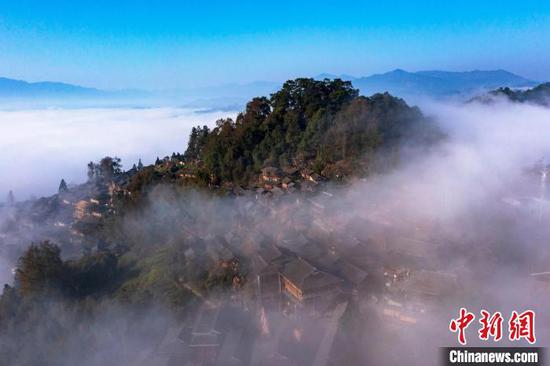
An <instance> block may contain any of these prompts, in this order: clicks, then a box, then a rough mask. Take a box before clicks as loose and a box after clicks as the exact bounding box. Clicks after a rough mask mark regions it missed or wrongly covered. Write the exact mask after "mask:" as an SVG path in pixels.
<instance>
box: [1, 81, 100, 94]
mask: <svg viewBox="0 0 550 366" xmlns="http://www.w3.org/2000/svg"><path fill="white" fill-rule="evenodd" d="M106 94H108V93H106V92H104V91H102V90H99V89H94V88H84V87H81V86H76V85H71V84H66V83H59V82H52V81H43V82H38V83H29V82H26V81H22V80H14V79H7V78H0V96H2V97H50V96H54V95H55V96H62V95H63V96H104V95H106Z"/></svg>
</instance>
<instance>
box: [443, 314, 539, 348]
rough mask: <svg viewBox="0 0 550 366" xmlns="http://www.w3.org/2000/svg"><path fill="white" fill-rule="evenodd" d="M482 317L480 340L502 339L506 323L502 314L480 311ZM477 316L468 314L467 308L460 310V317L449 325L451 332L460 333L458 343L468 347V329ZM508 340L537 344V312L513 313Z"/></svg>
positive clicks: (479, 332) (509, 324)
mask: <svg viewBox="0 0 550 366" xmlns="http://www.w3.org/2000/svg"><path fill="white" fill-rule="evenodd" d="M480 314H481V317H480V319H479V323H480V324H481V327H480V328H479V330H478V335H479V339H481V340H483V341H487V340H489V339H490V338H492V339H493V341H495V342H498V341H500V340H501V339H502V323H503V321H504V319H503V317H502V313H500V312H499V311H496V312H494V313H493V314H491V313H489V312H488V311H486V310H481V311H480ZM474 319H475V315H474V314H473V313H470V312H468V310H466V309H465V308H460V312H459V316H458V318H456V319H452V320H451V322H450V323H449V330H450V331H451V332H453V333H458V342H459V343H460V344H462V345H466V328H468V326H469V325H470V324H471V323H472V322H473V321H474ZM508 338H509V339H510V340H511V341H518V340H521V339H525V340H527V341H528V342H529V343H530V344H533V343H535V342H536V337H535V312H534V311H533V310H526V311H524V312H523V313H521V314H519V313H518V312H517V311H512V314H511V315H510V319H509V320H508Z"/></svg>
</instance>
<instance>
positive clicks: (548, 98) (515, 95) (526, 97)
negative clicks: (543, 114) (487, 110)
mask: <svg viewBox="0 0 550 366" xmlns="http://www.w3.org/2000/svg"><path fill="white" fill-rule="evenodd" d="M499 99H505V100H508V101H510V102H515V103H531V104H538V105H542V106H550V82H549V83H543V84H540V85H537V86H536V87H534V88H531V89H526V90H514V89H510V88H508V87H506V88H498V89H496V90H493V91H491V92H489V93H487V94H485V95H482V96H479V97H476V98H474V99H472V101H476V102H481V103H486V104H487V103H494V102H495V101H497V100H499Z"/></svg>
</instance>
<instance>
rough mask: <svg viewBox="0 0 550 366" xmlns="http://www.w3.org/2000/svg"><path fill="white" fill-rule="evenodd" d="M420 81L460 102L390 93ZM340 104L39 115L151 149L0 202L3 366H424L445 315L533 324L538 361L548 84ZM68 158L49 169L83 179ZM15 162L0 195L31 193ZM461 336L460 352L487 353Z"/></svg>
mask: <svg viewBox="0 0 550 366" xmlns="http://www.w3.org/2000/svg"><path fill="white" fill-rule="evenodd" d="M501 74H502V72H501V73H500V74H498V75H501ZM445 75H446V77H448V78H450V76H449V75H450V73H449V75H447V74H445ZM505 76H506V77H508V78H510V76H509V75H505ZM420 77H423V78H428V79H420V81H417V82H418V83H419V85H422V86H423V87H425V88H427V89H429V90H431V91H433V90H437V91H439V90H440V89H443V85H447V87H446V88H445V93H450V92H451V90H455V89H456V88H458V86H455V84H452V88H451V87H449V85H451V84H449V83H448V82H447V81H441V80H440V79H438V80H439V81H438V82H437V83H436V82H433V84H430V83H429V82H428V81H429V80H432V79H433V78H436V77H443V76H441V75H438V74H437V73H436V72H432V73H431V74H428V73H427V72H424V73H421V72H420V73H411V74H408V73H405V72H404V71H402V70H396V71H395V72H394V73H393V74H392V75H391V78H392V79H391V80H392V83H393V84H389V85H398V86H399V87H400V88H405V87H406V86H407V85H410V84H407V83H406V82H403V80H419V79H418V78H420ZM461 77H463V76H461ZM395 78H398V79H397V80H396V79H395ZM403 78H405V79H403ZM430 78H431V79H430ZM476 78H479V75H478V74H476ZM367 79H368V80H367ZM379 79H380V77H377V78H370V79H369V78H363V79H358V80H357V83H358V84H360V85H366V86H368V87H373V88H374V87H378V85H380V84H378V83H381V82H382V81H379ZM426 80H428V81H426ZM453 80H454V81H453V82H455V83H456V85H459V84H460V82H462V79H459V77H455V78H454V79H453ZM457 80H458V81H457ZM476 80H477V79H476ZM513 82H514V83H515V82H518V83H519V82H523V80H516V79H515V78H514V79H513ZM354 83H355V81H354V80H352V81H346V80H342V79H341V78H338V77H336V78H333V77H330V78H322V79H319V78H318V79H312V78H298V79H294V80H289V81H287V82H285V83H284V84H283V85H282V86H280V87H279V89H278V90H276V91H274V92H273V93H272V94H270V95H269V96H257V97H253V98H250V100H248V101H247V103H246V104H245V106H244V108H242V111H240V112H239V113H238V114H235V115H232V114H231V113H229V112H228V113H225V112H224V111H223V110H219V109H218V110H215V111H212V110H208V111H205V112H204V113H203V114H193V115H191V116H190V117H189V116H188V115H186V116H185V119H181V118H180V115H179V114H178V113H180V114H183V113H184V112H182V109H181V108H180V109H169V110H168V109H163V110H161V111H160V112H159V110H151V109H149V108H143V109H135V110H131V111H128V110H124V111H122V110H118V109H116V108H114V109H113V110H109V111H108V110H106V109H102V110H101V111H98V110H97V109H83V110H82V111H78V113H77V112H75V111H70V110H69V111H61V112H60V111H53V112H51V113H55V114H52V116H55V117H56V118H57V117H58V116H61V117H60V118H64V117H63V116H64V115H65V116H67V113H68V115H69V116H70V117H67V121H69V120H71V121H72V120H73V119H74V120H83V121H85V122H86V124H87V123H90V124H93V123H94V122H90V121H91V120H90V121H89V120H87V118H90V117H89V116H90V115H93V114H96V113H100V115H99V117H100V118H106V116H107V115H110V116H112V115H115V117H113V120H116V119H117V118H118V120H123V121H125V122H124V125H123V128H120V129H118V130H117V132H114V130H111V132H109V131H110V130H109V128H110V127H109V126H108V125H105V127H104V128H103V129H102V134H104V135H105V136H106V137H105V141H108V140H109V139H110V138H112V135H115V134H122V135H123V134H124V131H125V130H128V131H130V130H132V129H134V128H135V129H140V128H141V129H143V131H151V132H150V133H144V134H143V135H139V138H136V140H135V141H136V142H135V143H133V144H130V143H128V145H125V146H120V148H121V149H123V148H124V149H125V150H124V151H122V152H118V153H117V152H116V151H112V150H114V148H115V147H116V146H114V145H116V143H111V145H109V144H107V143H106V142H105V143H104V145H105V146H109V150H110V151H106V152H105V153H104V154H103V153H102V154H103V155H102V156H105V155H107V156H105V157H103V158H101V159H98V160H97V161H91V162H89V163H88V162H82V164H81V165H80V167H79V168H78V169H81V170H82V171H86V172H87V176H86V177H82V179H81V180H78V179H79V175H77V174H74V175H71V176H70V179H69V177H68V176H59V177H55V178H54V179H55V181H56V185H57V182H58V181H59V188H58V189H57V192H56V193H55V194H40V197H34V198H31V197H30V193H32V192H33V189H34V191H36V192H41V193H43V191H41V189H42V188H43V187H40V185H41V182H40V179H39V178H38V176H39V174H36V175H37V178H36V179H27V180H26V183H25V185H24V187H23V183H21V185H22V187H21V189H22V191H24V193H25V195H22V196H21V197H20V196H19V194H18V187H17V182H18V181H23V180H25V179H26V178H25V179H17V180H15V179H14V180H12V181H10V182H13V183H12V186H11V187H10V189H9V193H8V191H6V192H5V194H6V195H7V199H6V200H5V202H3V203H0V279H1V280H3V281H4V283H5V285H4V283H2V285H4V287H3V290H2V294H1V297H0V366H14V365H21V366H34V365H37V366H38V365H40V366H72V365H82V366H92V365H94V366H95V365H136V366H184V365H185V366H187V365H189V366H191V365H193V366H270V365H273V366H284V365H289V366H331V365H334V366H336V365H358V366H359V365H405V364H409V365H437V364H438V360H439V353H438V352H439V351H440V350H439V347H446V346H448V345H449V344H455V343H456V335H455V334H453V333H452V332H450V331H449V327H448V324H449V321H450V320H451V319H453V318H454V317H456V316H457V312H458V310H459V308H460V307H466V308H468V309H469V310H471V311H480V310H482V309H491V310H493V311H496V310H498V311H500V312H502V313H503V314H510V312H511V311H513V310H518V309H533V310H534V311H536V314H537V328H536V331H537V334H536V335H537V341H538V343H539V344H542V345H548V344H549V341H550V338H549V337H550V317H549V316H550V314H549V313H548V312H547V311H546V312H545V311H544V310H543V309H547V307H548V306H547V304H548V301H549V300H550V225H548V223H549V220H550V200H549V198H548V197H549V192H548V183H547V179H548V177H547V176H548V173H549V172H550V109H549V106H550V103H549V101H550V84H549V83H546V84H540V85H531V84H528V87H522V88H514V86H515V85H514V84H510V86H511V87H510V86H507V85H508V84H502V88H498V87H492V88H491V89H492V90H483V91H479V90H478V88H477V86H478V85H477V84H476V85H473V84H472V85H470V84H468V89H467V90H468V92H469V93H470V94H468V97H467V98H462V99H461V100H459V101H457V100H456V99H453V100H448V99H445V100H442V99H437V98H430V99H422V100H421V101H420V102H419V103H418V105H419V106H418V107H417V106H413V105H412V103H410V102H409V99H407V101H405V100H404V99H401V98H399V97H397V96H394V95H392V94H390V93H388V92H381V93H374V94H372V95H370V96H365V95H363V94H364V93H362V91H360V90H358V89H355V84H354ZM366 86H365V88H366ZM499 86H500V85H499ZM23 87H24V85H23ZM26 87H28V86H26ZM38 87H39V86H34V88H38ZM270 87H273V86H272V85H271V86H270ZM396 88H397V86H396ZM382 90H384V89H382ZM398 90H402V89H398ZM473 91H475V92H476V93H477V94H472V92H473ZM84 92H86V93H96V91H93V90H85V91H82V93H84ZM29 93H30V92H29ZM2 113H6V114H5V116H17V118H23V117H21V114H9V113H7V112H0V116H3V114H2ZM24 113H26V115H25V116H24V117H25V118H29V119H28V120H27V121H31V118H30V117H29V116H30V115H32V113H33V112H32V111H26V112H24ZM44 113H46V112H44ZM80 113H82V114H80ZM116 113H119V114H118V115H117V114H116ZM159 115H160V117H159ZM33 116H34V115H33ZM81 116H82V117H81ZM96 117H97V116H96ZM36 118H40V117H36ZM200 118H204V121H205V122H202V121H201V120H200ZM6 119H7V117H6ZM159 119H160V120H161V122H159V124H157V125H154V123H155V121H158V120H159ZM197 119H198V120H197ZM133 120H136V121H139V120H143V121H147V123H140V124H138V125H133V124H132V123H133V122H132V121H133ZM190 120H193V124H194V125H197V126H196V127H193V128H192V129H191V130H190V131H189V138H188V140H187V146H185V144H184V142H185V138H186V137H187V136H183V135H180V134H183V131H184V130H181V129H179V128H180V127H178V128H177V129H171V128H168V127H166V128H163V127H162V126H169V125H171V123H177V124H178V123H181V124H183V123H184V122H185V123H190ZM210 120H212V121H213V120H215V123H207V122H208V121H210ZM32 121H34V120H32ZM149 122H150V124H149ZM66 123H67V124H64V125H63V126H62V128H60V131H61V130H65V131H66V130H68V129H69V127H68V126H69V125H70V123H69V122H66ZM136 123H137V122H136ZM86 124H84V126H86ZM28 126H30V127H28V130H27V129H26V130H21V131H23V132H21V134H22V135H24V134H27V133H28V131H30V130H32V129H33V127H32V126H34V125H33V124H32V123H31V122H29V123H28ZM151 126H157V127H153V128H152V127H151ZM178 126H179V125H178ZM51 128H52V130H51V131H49V132H50V133H51V136H54V135H56V133H57V130H54V128H55V127H51ZM72 128H75V131H76V130H78V129H79V128H80V129H83V131H88V130H87V129H85V127H82V126H81V127H78V126H77V127H71V129H72ZM157 128H158V129H157ZM6 131H7V130H6ZM10 131H11V130H10ZM90 131H91V130H90ZM153 131H155V132H153ZM185 132H186V133H187V132H188V130H185ZM130 133H131V132H128V134H130ZM168 135H169V136H168ZM80 138H81V139H82V141H84V140H86V139H87V138H88V139H90V140H94V141H96V142H98V145H97V146H101V145H102V144H101V143H102V135H101V134H100V135H98V136H94V135H92V134H91V133H90V134H87V135H86V136H80ZM0 139H1V138H0ZM147 139H151V140H154V141H149V142H148V145H147V146H148V147H151V146H154V148H153V147H151V148H150V151H147V152H144V151H140V145H141V144H142V142H143V141H145V140H147ZM8 140H9V139H8V138H6V141H8ZM0 141H3V140H0ZM21 141H23V140H21ZM109 141H110V140H109ZM113 141H115V140H113ZM116 141H119V140H116ZM179 141H181V147H180V148H177V147H175V146H176V144H179ZM67 144H69V143H67ZM79 144H80V142H77V143H74V144H70V145H69V148H67V149H66V150H59V151H62V152H60V153H59V155H56V157H55V159H54V160H52V161H57V160H56V159H59V160H58V161H59V164H61V161H64V160H63V159H64V157H63V155H66V158H65V159H66V160H65V161H71V164H75V163H76V162H78V163H79V164H80V162H79V161H77V160H74V161H73V160H71V158H72V157H74V156H80V155H79V152H78V149H79V147H78V145H79ZM82 144H83V145H86V144H85V142H82ZM143 144H144V145H145V143H143ZM29 145H30V144H29ZM6 146H9V145H7V142H6ZM41 146H42V145H41ZM43 146H46V145H43ZM13 149H14V147H13V146H10V147H9V148H8V147H6V148H5V156H8V157H10V159H9V160H10V164H9V165H7V163H6V164H5V165H3V166H4V167H5V169H2V170H3V171H2V172H1V174H2V176H4V175H6V176H7V175H9V174H11V173H10V171H11V170H12V169H13V171H14V172H13V174H14V176H16V175H17V174H22V173H26V174H30V176H33V174H32V172H31V173H29V172H28V170H27V171H23V172H22V170H23V167H25V165H23V167H21V168H18V163H17V157H16V156H12V155H9V152H8V150H13ZM20 149H23V148H22V147H21V148H20ZM159 149H160V151H165V153H163V154H162V155H159V156H158V157H156V159H152V161H146V160H145V159H144V160H143V161H142V160H141V159H139V157H140V156H142V155H141V154H145V153H148V154H149V155H150V154H152V153H155V152H157V151H159ZM172 150H174V151H172ZM37 151H38V154H37V155H28V156H33V159H34V156H36V157H38V156H39V155H40V154H42V151H43V150H37ZM51 151H52V152H53V151H57V150H51ZM111 151H112V152H111ZM18 154H19V152H18V153H17V154H16V155H18ZM120 154H125V155H124V158H123V159H122V160H121V159H120V158H118V157H117V156H120ZM164 155H166V156H164ZM143 156H145V155H143ZM40 159H42V158H40ZM43 159H44V161H50V159H51V157H43ZM131 159H132V160H131ZM54 165H55V164H53V163H52V166H54ZM0 166H2V165H1V164H0ZM71 166H72V165H71ZM8 167H9V170H10V171H8V169H7V168H8ZM27 169H28V168H27ZM52 169H55V168H54V167H53V168H52ZM50 176H51V175H48V177H50ZM8 180H9V179H7V178H6V179H4V181H8ZM74 181H76V182H74ZM29 182H30V183H29ZM5 184H6V183H5V182H0V187H2V188H3V187H4V186H5ZM34 186H36V188H35V187H34ZM472 328H474V327H472ZM470 330H471V332H469V333H468V337H469V338H468V344H469V345H473V346H476V345H478V346H479V345H484V344H486V343H484V342H483V341H481V340H480V339H479V338H478V337H477V334H476V331H475V330H474V329H470ZM517 344H520V345H526V344H527V343H526V342H524V341H521V342H513V341H512V340H508V339H503V340H502V341H501V342H500V343H498V345H508V346H509V345H517ZM492 345H495V344H494V343H493V344H492Z"/></svg>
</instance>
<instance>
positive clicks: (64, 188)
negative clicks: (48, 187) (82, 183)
mask: <svg viewBox="0 0 550 366" xmlns="http://www.w3.org/2000/svg"><path fill="white" fill-rule="evenodd" d="M68 190H69V188H68V187H67V183H66V182H65V179H61V182H60V183H59V189H58V192H59V193H64V192H67V191H68Z"/></svg>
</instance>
